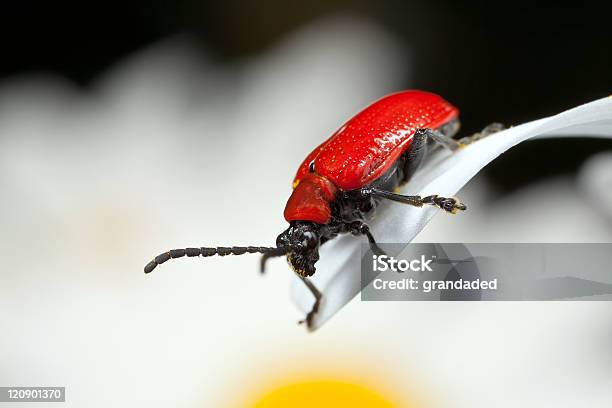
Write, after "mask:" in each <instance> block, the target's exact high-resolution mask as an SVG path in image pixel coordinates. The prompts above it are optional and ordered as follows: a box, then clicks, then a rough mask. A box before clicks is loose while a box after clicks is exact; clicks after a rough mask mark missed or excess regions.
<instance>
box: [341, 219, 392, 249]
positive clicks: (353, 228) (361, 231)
mask: <svg viewBox="0 0 612 408" xmlns="http://www.w3.org/2000/svg"><path fill="white" fill-rule="evenodd" d="M347 227H348V230H349V231H350V232H351V234H353V235H356V236H357V235H365V236H366V237H367V238H368V243H369V244H370V250H372V253H374V254H376V255H385V251H383V250H382V249H380V247H379V246H378V244H377V243H376V240H375V239H374V236H373V235H372V233H371V232H370V227H368V224H366V223H365V222H362V221H353V222H350V223H348V224H347Z"/></svg>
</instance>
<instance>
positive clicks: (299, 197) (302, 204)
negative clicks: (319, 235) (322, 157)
mask: <svg viewBox="0 0 612 408" xmlns="http://www.w3.org/2000/svg"><path fill="white" fill-rule="evenodd" d="M337 191H338V189H337V188H336V186H335V185H334V184H333V183H332V182H331V181H329V180H328V179H327V178H325V177H322V176H319V175H318V174H316V173H309V174H306V175H305V176H304V177H303V178H302V179H301V180H299V182H298V183H297V185H296V186H295V188H294V189H293V193H292V194H291V196H290V197H289V200H288V201H287V205H286V206H285V213H284V215H285V219H286V220H287V221H289V222H291V221H311V222H314V223H317V224H327V223H329V222H330V221H331V217H332V209H331V205H330V204H331V202H332V201H333V200H334V199H335V197H336V193H337Z"/></svg>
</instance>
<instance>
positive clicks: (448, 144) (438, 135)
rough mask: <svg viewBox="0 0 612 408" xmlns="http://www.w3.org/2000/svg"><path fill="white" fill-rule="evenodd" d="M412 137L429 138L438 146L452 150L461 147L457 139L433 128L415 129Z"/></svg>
mask: <svg viewBox="0 0 612 408" xmlns="http://www.w3.org/2000/svg"><path fill="white" fill-rule="evenodd" d="M414 137H415V138H424V139H431V140H433V141H434V142H436V143H438V144H439V145H440V146H442V147H444V148H446V149H448V150H450V151H453V152H454V151H455V150H457V149H460V148H461V147H463V146H462V144H461V143H460V142H458V141H457V140H455V139H453V138H452V137H450V136H446V135H445V134H444V133H442V132H440V131H439V130H435V129H417V130H416V133H415V134H414Z"/></svg>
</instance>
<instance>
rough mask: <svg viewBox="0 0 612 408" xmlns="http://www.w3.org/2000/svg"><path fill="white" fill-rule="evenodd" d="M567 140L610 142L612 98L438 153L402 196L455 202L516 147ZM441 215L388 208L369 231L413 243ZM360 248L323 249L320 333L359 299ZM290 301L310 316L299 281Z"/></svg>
mask: <svg viewBox="0 0 612 408" xmlns="http://www.w3.org/2000/svg"><path fill="white" fill-rule="evenodd" d="M563 136H581V137H589V136H592V137H607V138H612V97H608V98H603V99H599V100H597V101H594V102H591V103H588V104H585V105H582V106H579V107H577V108H574V109H570V110H568V111H565V112H563V113H560V114H558V115H555V116H551V117H548V118H544V119H539V120H536V121H533V122H528V123H525V124H522V125H520V126H516V127H512V128H510V129H507V130H504V131H502V132H499V133H496V134H493V135H491V136H489V137H487V138H485V139H482V140H480V141H478V142H476V143H474V144H472V145H470V146H468V147H467V148H465V149H462V150H460V151H458V152H456V153H450V152H448V151H446V150H443V149H437V150H436V151H434V152H433V153H431V154H430V155H429V157H428V158H427V159H426V162H425V163H424V165H423V166H422V167H421V169H420V170H419V171H418V172H417V173H416V174H415V175H414V177H413V178H412V179H411V180H410V182H409V183H407V184H406V185H404V186H403V188H402V190H401V191H402V193H404V194H419V195H422V196H426V195H430V194H439V195H442V196H453V195H455V194H456V193H457V192H458V191H459V189H461V188H462V187H463V186H465V185H466V184H467V182H468V181H470V179H472V177H474V176H475V175H476V174H477V173H478V172H479V171H480V170H481V169H482V168H483V167H484V166H486V165H487V164H488V163H490V162H491V161H493V160H494V159H495V158H496V157H497V156H499V155H500V154H502V153H503V152H505V151H506V150H508V149H510V148H511V147H513V146H515V145H516V144H518V143H521V142H523V141H525V140H528V139H534V138H549V137H563ZM467 204H468V205H469V203H467ZM438 211H439V210H437V209H436V208H433V207H424V208H415V207H411V206H408V205H400V204H397V203H384V204H383V205H381V207H380V208H379V209H378V210H377V215H376V218H375V219H374V220H372V221H371V222H370V227H371V229H372V231H373V234H374V236H375V237H376V239H377V241H379V242H410V241H411V240H412V239H413V238H414V237H415V236H416V235H417V234H418V233H419V232H420V231H421V230H422V229H423V228H424V227H425V225H427V223H428V222H429V221H430V220H431V218H432V217H433V216H434V215H435V214H437V213H438ZM458 216H461V215H458ZM360 242H361V241H360V240H358V239H355V238H354V237H353V236H343V237H340V238H338V239H336V240H335V241H333V242H331V243H330V244H327V245H325V246H323V247H322V248H321V260H320V261H319V262H318V264H317V271H318V272H317V273H316V274H315V276H314V277H313V279H312V281H313V282H314V284H315V285H316V286H317V287H318V288H319V289H320V290H321V291H322V292H323V300H322V303H321V307H320V310H319V313H318V315H317V316H316V318H315V321H314V327H315V328H318V327H321V325H322V324H323V323H325V322H326V321H327V320H328V319H329V318H330V317H332V316H333V315H334V314H335V313H336V312H338V311H339V310H340V309H341V308H342V307H343V306H344V305H345V304H347V303H348V302H349V301H350V300H351V299H352V298H353V297H355V295H357V294H358V293H359V291H360V288H361V281H360V279H361V274H360V272H359V270H360ZM292 297H293V299H294V301H295V302H296V304H297V305H298V307H299V308H300V309H301V310H302V311H304V312H307V311H309V310H310V308H311V306H312V304H313V301H314V299H313V297H312V295H311V294H310V292H309V291H308V289H307V288H305V287H304V285H303V284H302V282H300V281H299V280H298V279H297V278H296V280H295V281H294V283H293V287H292Z"/></svg>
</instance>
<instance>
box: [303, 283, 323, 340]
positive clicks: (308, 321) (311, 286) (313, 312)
mask: <svg viewBox="0 0 612 408" xmlns="http://www.w3.org/2000/svg"><path fill="white" fill-rule="evenodd" d="M298 277H299V278H300V279H301V280H302V282H304V285H306V287H307V288H308V290H310V293H312V295H313V296H314V298H315V302H314V304H313V305H312V309H310V312H308V313H307V314H306V317H305V318H304V319H303V320H300V321H299V322H298V324H304V323H306V327H307V328H308V330H310V331H312V330H313V329H314V326H313V321H314V317H315V316H316V314H317V313H318V312H319V306H320V305H321V299H322V298H323V294H322V293H321V291H320V290H319V289H317V287H316V286H315V285H314V283H312V282H311V281H310V279H308V278H306V277H304V276H300V275H298Z"/></svg>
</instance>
